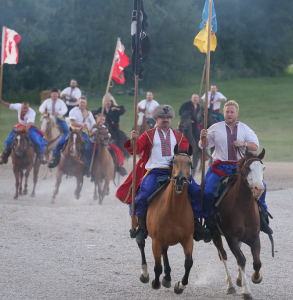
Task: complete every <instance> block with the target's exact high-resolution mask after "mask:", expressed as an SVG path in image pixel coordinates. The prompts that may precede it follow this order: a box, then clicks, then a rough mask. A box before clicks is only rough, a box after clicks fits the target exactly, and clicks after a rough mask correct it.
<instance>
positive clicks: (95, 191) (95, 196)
mask: <svg viewBox="0 0 293 300" xmlns="http://www.w3.org/2000/svg"><path fill="white" fill-rule="evenodd" d="M93 199H94V200H98V199H99V197H98V195H97V184H96V183H95V190H94V196H93Z"/></svg>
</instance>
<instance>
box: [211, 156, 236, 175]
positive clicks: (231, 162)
mask: <svg viewBox="0 0 293 300" xmlns="http://www.w3.org/2000/svg"><path fill="white" fill-rule="evenodd" d="M238 162H239V161H221V160H218V159H217V160H216V161H215V162H214V163H213V164H212V166H211V168H212V171H213V172H214V173H215V174H217V175H218V176H220V177H223V176H225V175H227V173H226V172H224V171H222V170H219V169H216V168H217V167H218V166H219V165H237V164H238Z"/></svg>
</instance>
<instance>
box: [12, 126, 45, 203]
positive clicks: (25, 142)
mask: <svg viewBox="0 0 293 300" xmlns="http://www.w3.org/2000/svg"><path fill="white" fill-rule="evenodd" d="M22 128H23V127H19V128H18V130H17V131H16V130H14V133H15V135H14V141H13V144H12V152H11V158H12V164H13V173H14V176H15V195H14V199H17V198H18V195H22V194H23V195H26V194H27V192H28V191H27V180H28V177H29V174H30V171H31V170H32V168H33V169H34V187H33V191H32V193H31V196H32V197H34V196H35V188H36V184H37V181H38V174H39V169H40V164H41V162H40V160H39V159H37V157H36V155H34V147H33V146H32V145H31V142H30V140H29V137H28V135H27V133H26V131H25V129H22ZM24 170H25V173H24V176H25V184H24V190H23V192H22V178H23V171H24Z"/></svg>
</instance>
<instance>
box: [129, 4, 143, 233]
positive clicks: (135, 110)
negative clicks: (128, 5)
mask: <svg viewBox="0 0 293 300" xmlns="http://www.w3.org/2000/svg"><path fill="white" fill-rule="evenodd" d="M136 9H137V10H136V11H137V14H136V15H137V21H136V36H135V44H136V48H135V49H136V53H134V55H135V77H134V78H135V85H134V124H133V130H135V131H136V130H137V102H138V101H137V98H138V75H139V60H140V56H139V51H140V31H141V19H140V11H141V0H137V8H136ZM135 187H136V139H134V140H133V162H132V212H131V233H134V231H135V227H136V226H135V225H136V222H135V192H136V189H135Z"/></svg>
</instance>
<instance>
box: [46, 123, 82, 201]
mask: <svg viewBox="0 0 293 300" xmlns="http://www.w3.org/2000/svg"><path fill="white" fill-rule="evenodd" d="M81 132H82V130H81V129H72V128H70V133H69V135H68V143H67V145H66V147H65V149H64V150H63V152H62V153H61V158H60V162H59V165H58V167H57V174H56V183H55V189H54V191H53V196H52V199H51V203H55V198H56V195H57V194H58V192H59V186H60V183H61V180H62V175H64V174H66V175H68V176H74V177H75V178H76V189H75V191H74V196H75V199H79V197H80V192H81V189H82V185H83V173H84V168H85V154H84V153H85V149H84V145H83V143H84V140H83V138H82V136H81Z"/></svg>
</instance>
